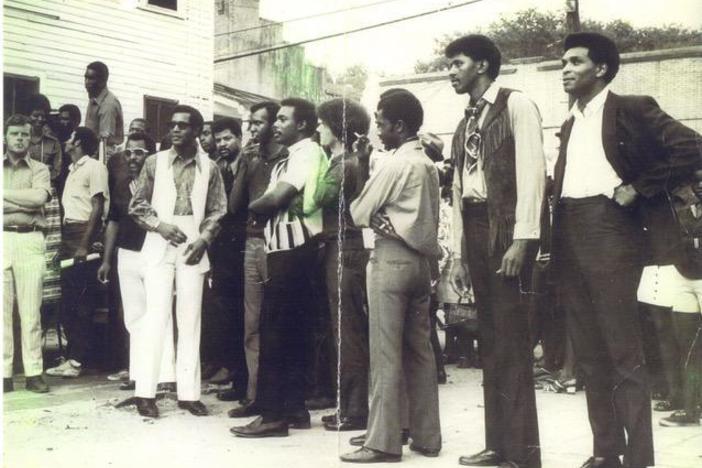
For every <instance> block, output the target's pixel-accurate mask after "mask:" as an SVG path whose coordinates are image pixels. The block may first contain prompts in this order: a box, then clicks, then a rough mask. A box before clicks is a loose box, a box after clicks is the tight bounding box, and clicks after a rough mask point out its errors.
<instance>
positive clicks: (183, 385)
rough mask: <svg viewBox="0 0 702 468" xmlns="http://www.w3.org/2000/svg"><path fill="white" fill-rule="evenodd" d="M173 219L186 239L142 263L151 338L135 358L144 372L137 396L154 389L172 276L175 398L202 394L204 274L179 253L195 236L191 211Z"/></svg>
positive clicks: (147, 331)
mask: <svg viewBox="0 0 702 468" xmlns="http://www.w3.org/2000/svg"><path fill="white" fill-rule="evenodd" d="M173 224H175V225H176V226H178V227H179V228H180V230H181V231H183V233H185V234H186V235H187V236H188V240H187V241H186V242H184V243H182V244H180V245H179V246H178V247H174V246H172V245H170V244H169V245H168V247H167V249H166V253H165V255H164V257H163V259H162V260H161V262H160V263H158V264H157V265H154V266H147V267H146V268H145V273H144V286H145V288H146V310H147V313H146V317H145V318H144V329H143V330H144V341H145V342H148V343H150V344H151V347H150V349H149V350H145V351H144V354H143V356H141V357H140V358H139V359H140V362H143V364H144V367H143V371H144V372H143V376H142V375H140V380H137V381H136V392H135V395H136V396H137V397H141V398H154V396H155V395H156V385H157V384H158V374H159V370H160V367H161V357H162V354H163V340H164V335H165V334H166V333H167V329H168V320H169V317H170V316H171V314H172V310H173V281H174V279H175V288H176V293H177V300H176V322H177V326H178V344H177V346H176V382H177V383H178V400H182V401H194V400H199V399H200V316H201V312H202V289H203V282H204V277H205V274H204V272H201V271H199V270H200V269H199V267H198V266H197V265H186V264H185V256H184V255H183V253H184V251H185V248H186V246H187V245H188V244H190V243H191V242H193V241H195V240H196V239H197V238H198V236H199V234H198V228H197V226H195V223H194V221H193V217H192V216H175V217H174V219H173ZM140 374H141V372H140Z"/></svg>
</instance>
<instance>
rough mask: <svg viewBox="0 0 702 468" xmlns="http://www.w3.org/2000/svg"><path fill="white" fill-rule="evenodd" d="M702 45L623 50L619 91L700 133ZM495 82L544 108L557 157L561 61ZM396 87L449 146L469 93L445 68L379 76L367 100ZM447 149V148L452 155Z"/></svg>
mask: <svg viewBox="0 0 702 468" xmlns="http://www.w3.org/2000/svg"><path fill="white" fill-rule="evenodd" d="M700 77H702V46H695V47H685V48H680V49H667V50H658V51H652V52H636V53H630V54H623V55H622V66H621V68H620V70H619V74H618V75H617V77H616V78H615V79H614V81H613V82H612V85H611V88H612V91H614V92H616V93H619V94H647V95H650V96H653V97H654V98H655V99H656V100H657V101H658V103H659V104H660V106H661V107H662V108H663V109H664V110H665V111H666V112H668V113H669V114H670V115H672V116H673V117H675V118H676V119H679V120H680V121H681V122H683V123H684V124H685V125H687V126H689V127H691V128H693V129H695V130H697V131H698V132H701V133H702V79H700ZM497 82H498V83H500V85H502V86H506V87H510V88H515V89H519V90H522V91H524V92H525V93H527V95H528V96H530V97H531V99H533V100H534V101H535V102H536V104H537V105H538V107H539V110H540V111H541V115H542V118H543V127H544V150H545V152H546V154H547V157H549V158H551V159H553V158H554V157H555V156H556V151H557V147H558V141H557V139H556V137H555V133H556V131H558V129H559V128H560V125H561V123H562V122H563V120H564V119H565V118H566V116H567V113H568V96H567V95H566V94H565V93H564V92H563V88H562V85H561V65H560V61H542V60H540V59H538V58H535V59H524V60H522V61H521V63H517V64H512V65H505V66H503V67H502V70H501V73H500V76H499V77H498V79H497ZM394 87H401V88H406V89H408V90H410V91H412V92H413V93H415V94H416V95H417V97H418V98H419V99H420V101H421V102H422V104H423V105H424V112H425V114H424V115H425V118H424V122H425V124H424V128H423V130H424V131H429V132H434V133H436V134H438V135H439V136H440V137H441V138H442V139H443V140H444V142H445V143H446V145H447V148H449V147H450V141H451V136H452V135H453V132H454V130H455V128H456V125H457V124H458V121H459V120H460V118H461V115H462V114H463V109H464V108H465V106H466V104H467V102H468V98H467V97H466V96H458V95H456V94H455V93H454V91H453V88H452V87H451V84H450V83H449V81H448V78H447V74H446V72H437V73H426V74H420V75H410V76H402V77H393V78H387V79H381V80H379V82H378V85H377V86H369V89H370V90H372V91H371V92H372V94H373V95H370V94H369V93H366V94H365V95H364V100H363V101H364V103H365V104H366V105H367V106H369V109H374V108H375V105H376V103H377V98H378V95H379V94H380V93H381V92H382V91H384V90H386V89H388V88H394ZM448 155H449V150H448V149H447V150H446V151H445V156H447V157H448Z"/></svg>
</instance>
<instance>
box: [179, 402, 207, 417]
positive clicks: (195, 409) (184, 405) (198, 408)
mask: <svg viewBox="0 0 702 468" xmlns="http://www.w3.org/2000/svg"><path fill="white" fill-rule="evenodd" d="M178 408H180V409H184V410H188V411H190V414H192V415H193V416H208V415H209V414H210V412H209V411H207V407H206V406H205V405H203V404H202V402H201V401H200V400H197V401H183V400H178Z"/></svg>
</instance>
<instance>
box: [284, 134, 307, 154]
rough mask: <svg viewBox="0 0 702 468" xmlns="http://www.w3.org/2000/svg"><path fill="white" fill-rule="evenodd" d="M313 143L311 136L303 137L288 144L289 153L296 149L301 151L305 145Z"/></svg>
mask: <svg viewBox="0 0 702 468" xmlns="http://www.w3.org/2000/svg"><path fill="white" fill-rule="evenodd" d="M310 143H312V139H311V138H309V137H308V138H303V139H302V140H300V141H298V142H297V143H293V144H292V145H290V146H288V154H293V153H294V152H296V151H300V150H301V149H303V148H304V147H305V146H307V145H309V144H310Z"/></svg>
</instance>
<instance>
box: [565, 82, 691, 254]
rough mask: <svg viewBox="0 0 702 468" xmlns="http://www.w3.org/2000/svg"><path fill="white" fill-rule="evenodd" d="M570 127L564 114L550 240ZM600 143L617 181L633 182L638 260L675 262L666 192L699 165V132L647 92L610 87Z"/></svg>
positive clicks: (677, 238)
mask: <svg viewBox="0 0 702 468" xmlns="http://www.w3.org/2000/svg"><path fill="white" fill-rule="evenodd" d="M572 127H573V117H570V118H569V119H568V120H566V121H565V123H564V124H563V125H562V127H561V134H560V139H561V144H560V152H559V155H558V160H557V162H556V167H555V170H554V192H553V193H554V206H555V209H554V221H553V229H554V232H553V236H554V241H555V237H556V236H557V235H558V200H559V199H560V197H561V191H562V189H563V178H564V175H565V167H566V164H567V162H566V156H567V155H566V153H567V149H568V140H569V138H570V131H571V129H572ZM602 145H603V147H604V151H605V155H606V156H607V160H608V161H609V163H610V164H611V165H612V167H613V168H614V170H615V171H616V173H617V175H618V176H619V177H620V178H621V179H622V183H623V184H624V185H627V184H631V185H633V187H634V188H635V189H636V191H637V192H638V194H639V197H638V198H637V200H636V202H635V206H634V207H632V209H634V210H636V211H637V213H638V215H639V220H640V222H641V225H642V229H643V228H645V229H646V245H645V247H644V254H645V256H644V258H643V260H644V261H645V262H646V263H649V264H659V265H665V264H671V263H675V262H676V261H677V258H679V255H680V254H681V252H680V248H679V242H680V235H679V231H678V228H677V227H676V225H675V221H674V220H673V218H672V215H671V211H670V207H669V206H668V201H667V192H668V191H669V190H671V189H673V188H675V187H676V186H678V185H680V184H681V183H684V182H686V181H689V180H690V179H691V178H692V177H693V172H694V170H695V169H697V168H700V167H702V138H701V137H700V135H699V134H698V133H697V132H695V131H694V130H692V129H690V128H688V127H686V126H685V125H683V124H681V123H680V122H678V121H677V120H675V119H673V118H672V117H671V116H669V115H668V114H666V113H665V112H664V111H663V110H662V109H661V108H660V107H659V106H658V104H657V103H656V101H655V99H653V98H652V97H650V96H619V95H617V94H614V93H612V92H610V93H609V95H608V96H607V99H606V100H605V104H604V110H603V115H602ZM553 250H554V251H553V253H552V255H553V256H554V257H557V255H558V253H557V250H558V248H557V246H556V245H554V249H553Z"/></svg>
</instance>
